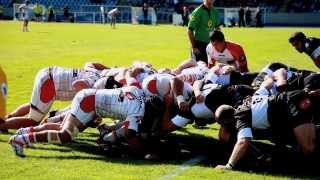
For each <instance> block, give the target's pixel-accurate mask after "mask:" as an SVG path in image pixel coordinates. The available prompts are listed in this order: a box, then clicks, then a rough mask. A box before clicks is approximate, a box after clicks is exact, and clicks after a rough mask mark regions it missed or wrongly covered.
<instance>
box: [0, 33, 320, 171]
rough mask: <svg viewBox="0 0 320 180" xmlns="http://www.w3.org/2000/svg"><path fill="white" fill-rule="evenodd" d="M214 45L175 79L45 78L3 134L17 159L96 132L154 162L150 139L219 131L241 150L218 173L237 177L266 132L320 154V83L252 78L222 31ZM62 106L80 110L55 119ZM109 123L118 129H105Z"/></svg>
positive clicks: (93, 67)
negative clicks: (184, 131) (39, 146)
mask: <svg viewBox="0 0 320 180" xmlns="http://www.w3.org/2000/svg"><path fill="white" fill-rule="evenodd" d="M301 38H304V43H305V44H306V43H308V44H309V45H308V47H306V48H307V51H308V52H310V53H309V55H310V56H311V57H312V59H313V60H314V61H315V64H316V65H317V66H319V64H320V63H319V62H320V61H319V59H320V43H319V39H316V38H314V39H313V40H309V39H308V41H307V38H306V37H305V36H302V37H301V33H295V34H294V35H293V36H292V37H291V38H290V39H289V41H290V43H292V45H293V46H295V47H296V48H297V50H298V49H299V48H301V52H305V51H306V48H302V45H301V44H299V41H300V40H301ZM210 40H211V43H210V44H209V45H208V47H207V55H208V59H206V60H203V61H195V60H188V61H184V62H183V63H181V64H180V65H179V66H178V67H177V68H175V69H168V68H163V69H158V70H157V69H155V68H154V67H153V66H152V65H151V64H148V63H145V62H134V63H133V64H132V65H131V66H130V67H107V66H105V65H103V64H99V63H87V64H85V66H84V67H83V68H82V69H71V68H65V67H57V66H53V67H49V68H44V69H41V70H40V71H39V72H38V74H37V75H36V77H35V81H34V86H33V91H32V95H31V100H30V102H27V103H25V104H22V105H21V106H19V107H18V108H17V109H16V110H14V111H13V112H11V113H9V114H7V115H6V117H5V118H4V119H5V120H4V121H3V122H1V124H0V129H1V130H7V129H18V130H17V132H16V134H15V135H13V136H11V138H10V140H9V144H10V145H11V146H12V149H13V151H14V153H15V154H16V155H18V156H25V155H24V148H28V147H33V144H36V143H54V144H65V143H69V142H71V141H72V140H73V139H74V138H76V137H77V135H78V133H81V132H83V131H84V130H85V129H86V128H88V127H94V128H95V127H96V128H97V130H98V131H99V137H98V141H97V143H98V144H99V146H101V147H103V148H105V149H107V150H108V149H111V148H112V145H113V144H116V143H117V142H119V141H125V142H126V143H128V144H129V147H130V150H131V151H132V152H134V153H137V154H143V155H146V153H147V152H146V150H145V149H146V146H147V144H145V143H143V142H146V141H141V140H142V139H152V137H153V136H163V135H165V134H168V133H170V132H173V131H176V130H179V129H180V128H183V127H185V126H187V125H188V124H192V123H195V124H197V125H199V126H205V125H207V124H212V123H218V124H219V125H220V130H219V135H218V139H219V141H221V142H234V147H233V151H232V153H231V155H230V158H229V160H228V162H226V164H225V165H219V166H217V168H222V169H233V168H235V167H237V164H238V162H239V161H240V160H241V159H243V157H244V156H245V155H246V152H247V150H248V149H249V148H250V146H249V145H250V142H251V140H252V139H255V134H256V133H259V131H267V132H269V133H268V134H267V135H266V136H265V137H262V138H263V139H269V140H271V141H273V142H274V143H275V144H276V145H287V144H290V145H297V146H299V149H300V151H301V153H302V154H305V155H309V154H312V153H313V152H315V150H316V147H317V143H316V138H317V137H316V125H318V124H320V117H319V116H318V115H319V113H318V112H317V110H318V109H319V107H320V74H319V73H317V72H312V71H309V70H304V69H296V68H294V67H290V66H287V65H285V64H282V63H279V62H274V63H272V64H268V65H266V66H265V67H264V68H263V69H262V70H261V71H260V72H250V71H249V68H248V61H247V59H246V56H245V53H244V51H243V49H242V48H241V46H240V45H238V44H235V43H232V42H226V41H225V39H224V35H223V33H222V32H221V31H214V32H213V33H212V35H211V37H210ZM305 44H303V46H305ZM311 48H312V49H311ZM54 101H72V102H71V104H70V106H68V107H66V108H64V109H61V110H55V111H53V110H52V109H51V107H52V105H53V103H54ZM102 118H110V119H112V120H114V123H113V124H102Z"/></svg>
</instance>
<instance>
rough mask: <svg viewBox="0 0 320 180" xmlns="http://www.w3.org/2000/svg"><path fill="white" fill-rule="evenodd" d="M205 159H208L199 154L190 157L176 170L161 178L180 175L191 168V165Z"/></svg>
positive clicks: (165, 178)
mask: <svg viewBox="0 0 320 180" xmlns="http://www.w3.org/2000/svg"><path fill="white" fill-rule="evenodd" d="M205 159H206V157H205V156H202V155H198V156H196V157H194V158H192V159H189V160H188V161H185V162H184V163H182V164H181V165H180V166H179V167H178V168H177V169H176V170H175V171H173V172H171V173H169V174H166V175H164V176H162V177H161V178H160V179H161V180H167V179H172V178H174V177H176V176H178V175H180V174H181V173H182V172H183V171H186V170H187V169H189V168H190V167H191V166H193V165H196V164H198V163H200V162H201V161H203V160H205Z"/></svg>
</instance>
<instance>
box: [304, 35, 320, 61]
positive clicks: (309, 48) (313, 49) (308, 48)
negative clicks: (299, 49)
mask: <svg viewBox="0 0 320 180" xmlns="http://www.w3.org/2000/svg"><path fill="white" fill-rule="evenodd" d="M317 51H320V39H318V38H314V37H309V38H307V40H306V41H305V50H304V52H305V53H306V54H308V55H309V56H310V57H312V56H314V54H318V55H319V53H320V52H318V53H317Z"/></svg>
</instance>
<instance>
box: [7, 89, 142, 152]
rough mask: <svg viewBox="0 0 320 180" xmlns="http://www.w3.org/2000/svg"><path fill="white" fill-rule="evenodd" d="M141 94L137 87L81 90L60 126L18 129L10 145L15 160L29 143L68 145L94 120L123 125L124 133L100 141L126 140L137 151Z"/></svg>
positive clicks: (115, 133) (108, 135)
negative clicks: (104, 119) (104, 120)
mask: <svg viewBox="0 0 320 180" xmlns="http://www.w3.org/2000/svg"><path fill="white" fill-rule="evenodd" d="M144 100H145V94H144V92H143V90H141V89H138V88H137V87H134V86H131V87H123V88H119V89H103V90H96V89H85V90H82V91H80V92H79V93H77V95H76V96H75V98H74V99H73V101H72V105H71V111H70V113H69V114H68V115H67V116H66V118H65V119H64V121H63V123H62V124H55V123H46V124H43V125H40V126H36V127H28V128H22V129H19V130H18V131H17V135H14V136H11V138H10V140H9V144H11V146H12V148H13V150H14V152H15V154H16V155H18V156H24V153H23V148H24V146H30V145H31V144H33V143H57V144H64V143H68V142H71V141H72V139H73V138H75V137H76V136H77V134H78V133H79V132H82V131H84V130H85V129H86V128H87V126H88V124H89V123H90V122H92V121H93V120H95V119H96V118H113V119H118V120H121V121H124V122H125V123H124V126H125V128H124V130H125V131H120V132H119V131H113V132H112V133H109V134H107V135H106V136H105V137H104V140H105V141H108V142H114V141H116V139H117V138H121V137H123V138H126V139H127V141H128V143H129V144H130V145H131V147H132V148H133V150H134V151H137V152H139V151H140V150H141V147H140V144H139V140H138V138H137V136H136V133H137V131H138V124H139V122H140V120H141V119H142V118H143V116H144V113H145V102H144Z"/></svg>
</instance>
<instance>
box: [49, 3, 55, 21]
mask: <svg viewBox="0 0 320 180" xmlns="http://www.w3.org/2000/svg"><path fill="white" fill-rule="evenodd" d="M48 11H49V15H48V22H53V21H55V18H54V11H53V8H52V6H49V9H48Z"/></svg>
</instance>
